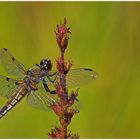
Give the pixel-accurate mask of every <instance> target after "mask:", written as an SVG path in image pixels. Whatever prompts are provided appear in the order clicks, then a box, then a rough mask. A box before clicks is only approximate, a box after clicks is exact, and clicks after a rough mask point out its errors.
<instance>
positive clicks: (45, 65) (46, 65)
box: [39, 59, 52, 71]
mask: <svg viewBox="0 0 140 140" xmlns="http://www.w3.org/2000/svg"><path fill="white" fill-rule="evenodd" d="M39 66H40V68H41V69H42V70H47V71H50V70H51V69H52V62H51V60H50V59H42V60H41V61H40V65H39Z"/></svg>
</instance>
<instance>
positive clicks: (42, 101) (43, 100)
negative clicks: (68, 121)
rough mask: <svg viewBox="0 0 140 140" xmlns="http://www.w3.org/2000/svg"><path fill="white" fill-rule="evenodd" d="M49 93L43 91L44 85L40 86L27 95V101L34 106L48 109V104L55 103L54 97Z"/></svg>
mask: <svg viewBox="0 0 140 140" xmlns="http://www.w3.org/2000/svg"><path fill="white" fill-rule="evenodd" d="M49 94H50V93H47V92H45V90H44V87H40V88H38V90H37V91H33V92H31V93H30V94H29V95H28V97H27V103H28V104H29V105H31V106H32V107H34V108H37V109H40V110H45V111H48V110H49V106H50V105H52V104H55V103H56V101H55V99H53V97H51V96H50V95H49Z"/></svg>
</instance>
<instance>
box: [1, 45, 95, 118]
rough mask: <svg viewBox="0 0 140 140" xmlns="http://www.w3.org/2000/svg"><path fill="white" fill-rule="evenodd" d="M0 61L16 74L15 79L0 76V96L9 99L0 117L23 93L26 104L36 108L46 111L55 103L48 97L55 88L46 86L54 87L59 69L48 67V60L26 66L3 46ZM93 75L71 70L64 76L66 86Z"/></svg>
mask: <svg viewBox="0 0 140 140" xmlns="http://www.w3.org/2000/svg"><path fill="white" fill-rule="evenodd" d="M0 62H1V63H2V65H3V67H4V69H5V71H6V72H7V73H8V74H10V75H12V76H16V78H9V77H5V76H0V95H1V96H5V97H7V98H8V99H9V100H8V101H7V103H6V104H5V106H3V108H2V109H1V110H0V118H2V117H3V116H4V115H5V114H6V113H7V112H8V111H9V110H11V109H12V108H13V107H14V106H15V105H16V104H17V103H18V102H19V101H20V100H21V99H22V98H23V97H24V96H26V95H27V102H28V104H30V105H31V106H33V107H35V108H38V109H43V110H48V106H49V105H50V104H55V103H56V100H55V98H53V97H52V94H55V90H50V88H49V87H50V86H54V84H55V82H56V81H57V80H58V78H59V72H58V71H55V70H54V71H53V70H51V69H52V63H51V61H50V60H49V59H42V60H41V61H40V64H36V65H35V66H34V67H32V68H30V69H26V68H25V66H24V65H23V64H21V63H20V62H19V61H18V60H16V59H15V58H14V57H13V56H12V55H11V53H10V52H9V51H8V49H6V48H3V49H1V50H0ZM96 77H97V74H96V73H95V72H94V71H93V70H92V69H88V68H81V69H72V70H70V71H69V73H68V74H67V75H66V81H67V86H68V87H76V86H80V85H84V84H86V83H88V82H90V81H92V80H93V79H96Z"/></svg>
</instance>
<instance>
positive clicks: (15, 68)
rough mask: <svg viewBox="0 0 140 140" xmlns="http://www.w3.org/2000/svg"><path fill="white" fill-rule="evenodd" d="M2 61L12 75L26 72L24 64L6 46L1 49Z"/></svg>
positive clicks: (0, 56)
mask: <svg viewBox="0 0 140 140" xmlns="http://www.w3.org/2000/svg"><path fill="white" fill-rule="evenodd" d="M0 61H1V63H2V65H3V67H4V69H5V71H6V72H7V73H8V74H10V75H14V76H19V75H20V76H21V75H24V74H25V73H26V69H25V67H24V65H23V64H21V63H20V62H19V61H18V60H16V59H15V58H14V57H13V56H12V55H11V53H10V52H9V51H8V50H7V49H6V48H3V49H1V50H0Z"/></svg>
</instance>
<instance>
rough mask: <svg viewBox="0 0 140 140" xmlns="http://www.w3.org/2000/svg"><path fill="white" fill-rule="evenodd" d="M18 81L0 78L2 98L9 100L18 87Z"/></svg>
mask: <svg viewBox="0 0 140 140" xmlns="http://www.w3.org/2000/svg"><path fill="white" fill-rule="evenodd" d="M16 81H17V80H15V79H12V78H8V77H5V76H0V96H3V97H7V98H9V97H10V96H11V95H12V93H13V91H14V90H15V89H16V88H17V86H18V85H17V84H16Z"/></svg>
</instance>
